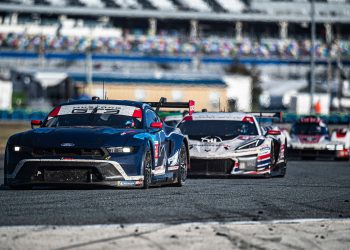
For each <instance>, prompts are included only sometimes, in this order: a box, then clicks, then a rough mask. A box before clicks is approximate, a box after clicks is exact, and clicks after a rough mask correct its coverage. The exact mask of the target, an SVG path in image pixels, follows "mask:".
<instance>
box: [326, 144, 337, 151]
mask: <svg viewBox="0 0 350 250" xmlns="http://www.w3.org/2000/svg"><path fill="white" fill-rule="evenodd" d="M326 148H327V149H328V150H335V145H327V146H326Z"/></svg>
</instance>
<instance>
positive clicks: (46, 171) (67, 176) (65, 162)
mask: <svg viewBox="0 0 350 250" xmlns="http://www.w3.org/2000/svg"><path fill="white" fill-rule="evenodd" d="M6 177H7V183H8V185H9V186H10V187H15V186H25V185H61V184H69V185H72V184H74V185H78V184H84V185H89V184H92V185H103V186H113V187H136V188H137V187H142V185H143V178H144V177H143V176H129V175H127V174H126V173H125V171H124V169H123V168H122V166H121V165H120V164H119V163H118V162H115V161H109V160H84V159H24V160H21V161H20V162H19V163H18V164H17V165H16V167H15V169H14V171H13V172H12V173H11V174H7V176H6Z"/></svg>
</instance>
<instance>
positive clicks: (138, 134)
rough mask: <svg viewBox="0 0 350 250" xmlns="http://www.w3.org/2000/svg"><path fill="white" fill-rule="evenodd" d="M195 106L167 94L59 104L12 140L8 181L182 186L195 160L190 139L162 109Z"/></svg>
mask: <svg viewBox="0 0 350 250" xmlns="http://www.w3.org/2000/svg"><path fill="white" fill-rule="evenodd" d="M193 105H194V102H193V101H190V102H189V103H175V102H166V99H165V98H162V99H161V100H160V101H159V102H153V103H141V102H134V101H116V100H99V99H98V98H93V100H91V101H74V102H68V103H65V104H62V105H59V106H57V107H56V108H54V109H53V110H52V111H51V112H50V113H49V115H48V116H47V117H46V118H45V120H44V121H39V120H33V121H32V122H31V124H32V128H33V127H34V126H35V125H36V126H39V128H36V129H32V130H30V131H26V132H23V133H19V134H15V135H13V136H11V137H10V138H9V140H8V142H7V146H6V152H5V164H4V172H5V173H4V174H5V175H4V176H5V177H4V184H5V186H8V187H10V188H11V187H14V188H15V187H33V186H38V185H40V186H49V185H50V186H51V185H53V186H60V185H63V184H64V185H67V184H74V185H76V184H78V185H79V184H83V185H103V186H112V187H135V188H145V189H146V188H148V187H150V186H152V185H157V186H158V185H163V184H173V185H176V186H182V185H183V184H184V183H185V181H186V177H187V168H188V166H189V159H190V158H189V150H188V140H187V137H185V136H184V135H183V134H182V133H181V132H180V130H179V129H177V128H172V127H168V126H166V125H164V124H163V123H162V121H161V119H160V118H159V116H158V114H157V113H158V111H159V109H160V108H161V107H167V108H185V107H186V108H189V109H190V112H192V111H193ZM152 107H156V109H153V108H152Z"/></svg>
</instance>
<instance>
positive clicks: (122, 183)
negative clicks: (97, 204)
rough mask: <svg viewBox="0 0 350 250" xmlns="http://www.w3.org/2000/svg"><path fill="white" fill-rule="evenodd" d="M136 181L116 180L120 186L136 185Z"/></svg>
mask: <svg viewBox="0 0 350 250" xmlns="http://www.w3.org/2000/svg"><path fill="white" fill-rule="evenodd" d="M136 182H137V181H118V184H117V185H118V186H120V187H133V186H136Z"/></svg>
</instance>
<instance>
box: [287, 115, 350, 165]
mask: <svg viewBox="0 0 350 250" xmlns="http://www.w3.org/2000/svg"><path fill="white" fill-rule="evenodd" d="M287 147H288V156H290V157H291V158H312V159H315V158H318V159H322V158H324V159H327V158H328V159H342V160H348V159H349V146H347V145H346V143H345V142H342V141H340V140H331V139H330V137H329V131H328V126H327V125H326V124H325V123H324V122H323V121H322V120H321V119H320V118H318V117H315V116H307V117H302V118H300V120H299V121H297V122H296V123H294V124H293V126H292V129H291V132H290V140H289V141H288V145H287Z"/></svg>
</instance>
